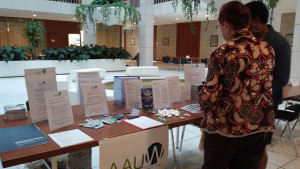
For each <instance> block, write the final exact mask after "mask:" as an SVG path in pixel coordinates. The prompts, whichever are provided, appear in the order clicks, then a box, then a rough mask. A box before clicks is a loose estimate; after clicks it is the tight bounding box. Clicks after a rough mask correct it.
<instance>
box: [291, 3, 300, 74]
mask: <svg viewBox="0 0 300 169" xmlns="http://www.w3.org/2000/svg"><path fill="white" fill-rule="evenodd" d="M299 64H300V1H299V0H298V1H297V7H296V19H295V29H294V38H293V46H292V63H291V75H290V76H291V77H294V78H297V79H298V80H300V67H299Z"/></svg>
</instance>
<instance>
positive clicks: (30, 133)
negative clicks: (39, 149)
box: [0, 125, 49, 152]
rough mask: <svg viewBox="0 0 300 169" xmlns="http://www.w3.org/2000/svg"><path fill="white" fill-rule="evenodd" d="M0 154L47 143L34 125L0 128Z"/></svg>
mask: <svg viewBox="0 0 300 169" xmlns="http://www.w3.org/2000/svg"><path fill="white" fill-rule="evenodd" d="M0 137H1V139H0V152H5V151H11V150H16V149H21V148H26V147H31V146H36V145H40V144H45V143H49V140H48V138H47V137H46V135H45V134H44V133H43V131H41V130H40V129H39V128H38V127H37V126H36V125H26V126H16V127H8V128H0Z"/></svg>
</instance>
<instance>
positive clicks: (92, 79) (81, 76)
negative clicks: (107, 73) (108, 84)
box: [77, 71, 102, 104]
mask: <svg viewBox="0 0 300 169" xmlns="http://www.w3.org/2000/svg"><path fill="white" fill-rule="evenodd" d="M77 78H78V80H77V82H78V92H79V100H80V104H83V100H82V99H83V97H82V90H81V87H82V86H83V85H97V84H101V83H102V80H101V78H100V74H99V72H98V71H96V72H78V73H77Z"/></svg>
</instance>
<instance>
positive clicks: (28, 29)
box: [23, 19, 44, 59]
mask: <svg viewBox="0 0 300 169" xmlns="http://www.w3.org/2000/svg"><path fill="white" fill-rule="evenodd" d="M43 31H44V29H43V26H42V23H41V22H35V21H34V20H33V19H31V20H30V21H28V22H25V23H24V28H23V36H24V38H25V39H27V41H28V43H29V44H31V45H32V46H33V47H34V50H33V49H32V48H31V49H30V50H29V51H30V54H31V56H32V57H31V58H32V59H35V57H36V49H37V48H38V47H39V46H40V45H42V44H43V43H44V41H43V39H42V36H41V34H42V33H43Z"/></svg>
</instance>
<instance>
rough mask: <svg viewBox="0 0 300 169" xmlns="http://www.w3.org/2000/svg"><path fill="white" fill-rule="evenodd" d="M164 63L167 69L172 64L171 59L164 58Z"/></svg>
mask: <svg viewBox="0 0 300 169" xmlns="http://www.w3.org/2000/svg"><path fill="white" fill-rule="evenodd" d="M162 62H163V63H164V65H165V69H167V65H168V64H170V63H171V62H170V58H169V57H162Z"/></svg>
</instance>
